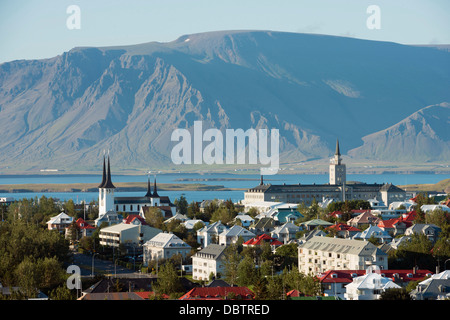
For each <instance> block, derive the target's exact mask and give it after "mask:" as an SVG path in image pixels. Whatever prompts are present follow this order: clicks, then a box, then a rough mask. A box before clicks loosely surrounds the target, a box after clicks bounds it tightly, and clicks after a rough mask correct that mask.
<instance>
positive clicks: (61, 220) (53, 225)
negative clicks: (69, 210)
mask: <svg viewBox="0 0 450 320" xmlns="http://www.w3.org/2000/svg"><path fill="white" fill-rule="evenodd" d="M72 222H73V217H70V216H69V215H67V214H65V213H64V212H61V213H60V214H58V215H57V216H54V217H51V218H50V220H49V221H47V228H48V230H58V231H59V232H64V231H65V229H66V228H67V227H69V226H70V225H71V224H72Z"/></svg>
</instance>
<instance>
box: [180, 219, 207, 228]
mask: <svg viewBox="0 0 450 320" xmlns="http://www.w3.org/2000/svg"><path fill="white" fill-rule="evenodd" d="M199 222H200V223H201V224H202V225H203V226H207V225H208V224H209V222H205V221H203V220H199V219H191V220H186V221H184V222H182V223H181V224H182V225H183V226H184V227H185V228H186V229H187V230H193V229H194V226H195V225H196V224H197V223H199Z"/></svg>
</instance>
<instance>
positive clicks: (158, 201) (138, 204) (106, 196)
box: [95, 156, 176, 226]
mask: <svg viewBox="0 0 450 320" xmlns="http://www.w3.org/2000/svg"><path fill="white" fill-rule="evenodd" d="M107 160H108V163H107V165H106V158H105V157H104V158H103V175H102V182H101V183H100V184H99V186H98V206H99V210H98V218H97V219H96V220H95V225H96V226H99V225H100V224H101V223H102V222H107V223H108V224H109V225H112V224H116V223H120V222H122V219H123V218H122V215H121V213H125V214H139V215H140V216H141V217H142V218H145V211H146V209H147V208H150V207H157V208H158V209H160V210H161V212H162V213H163V217H164V218H165V219H168V218H170V217H172V216H173V215H175V214H176V206H175V205H174V204H173V203H172V202H171V201H170V199H169V197H167V196H160V195H159V194H158V191H157V186H156V178H155V181H154V183H153V192H152V190H151V184H150V179H149V180H148V182H147V193H146V194H145V195H144V196H141V197H117V196H115V195H114V189H115V188H116V187H115V186H114V184H113V183H112V180H111V166H110V159H109V156H108V159H107Z"/></svg>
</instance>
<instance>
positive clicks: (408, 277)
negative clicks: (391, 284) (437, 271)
mask: <svg viewBox="0 0 450 320" xmlns="http://www.w3.org/2000/svg"><path fill="white" fill-rule="evenodd" d="M365 274H366V270H328V271H326V272H325V273H323V274H322V275H321V276H320V277H319V281H320V282H323V283H332V282H337V283H350V282H353V278H354V277H355V276H356V277H360V276H363V275H365ZM380 274H381V275H382V276H383V277H386V278H391V279H392V280H394V281H395V280H397V279H401V280H402V281H405V282H408V281H419V280H422V279H424V278H425V277H427V276H428V275H432V274H433V273H432V272H431V271H429V270H422V269H420V270H416V271H415V272H414V271H413V270H411V269H408V270H380ZM352 275H353V276H352ZM395 275H398V277H397V278H396V277H395Z"/></svg>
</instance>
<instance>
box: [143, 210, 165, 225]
mask: <svg viewBox="0 0 450 320" xmlns="http://www.w3.org/2000/svg"><path fill="white" fill-rule="evenodd" d="M145 222H147V223H148V224H149V225H150V226H151V227H154V228H157V229H162V228H163V224H164V217H163V214H162V212H161V210H160V209H159V208H157V207H148V210H146V212H145Z"/></svg>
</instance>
